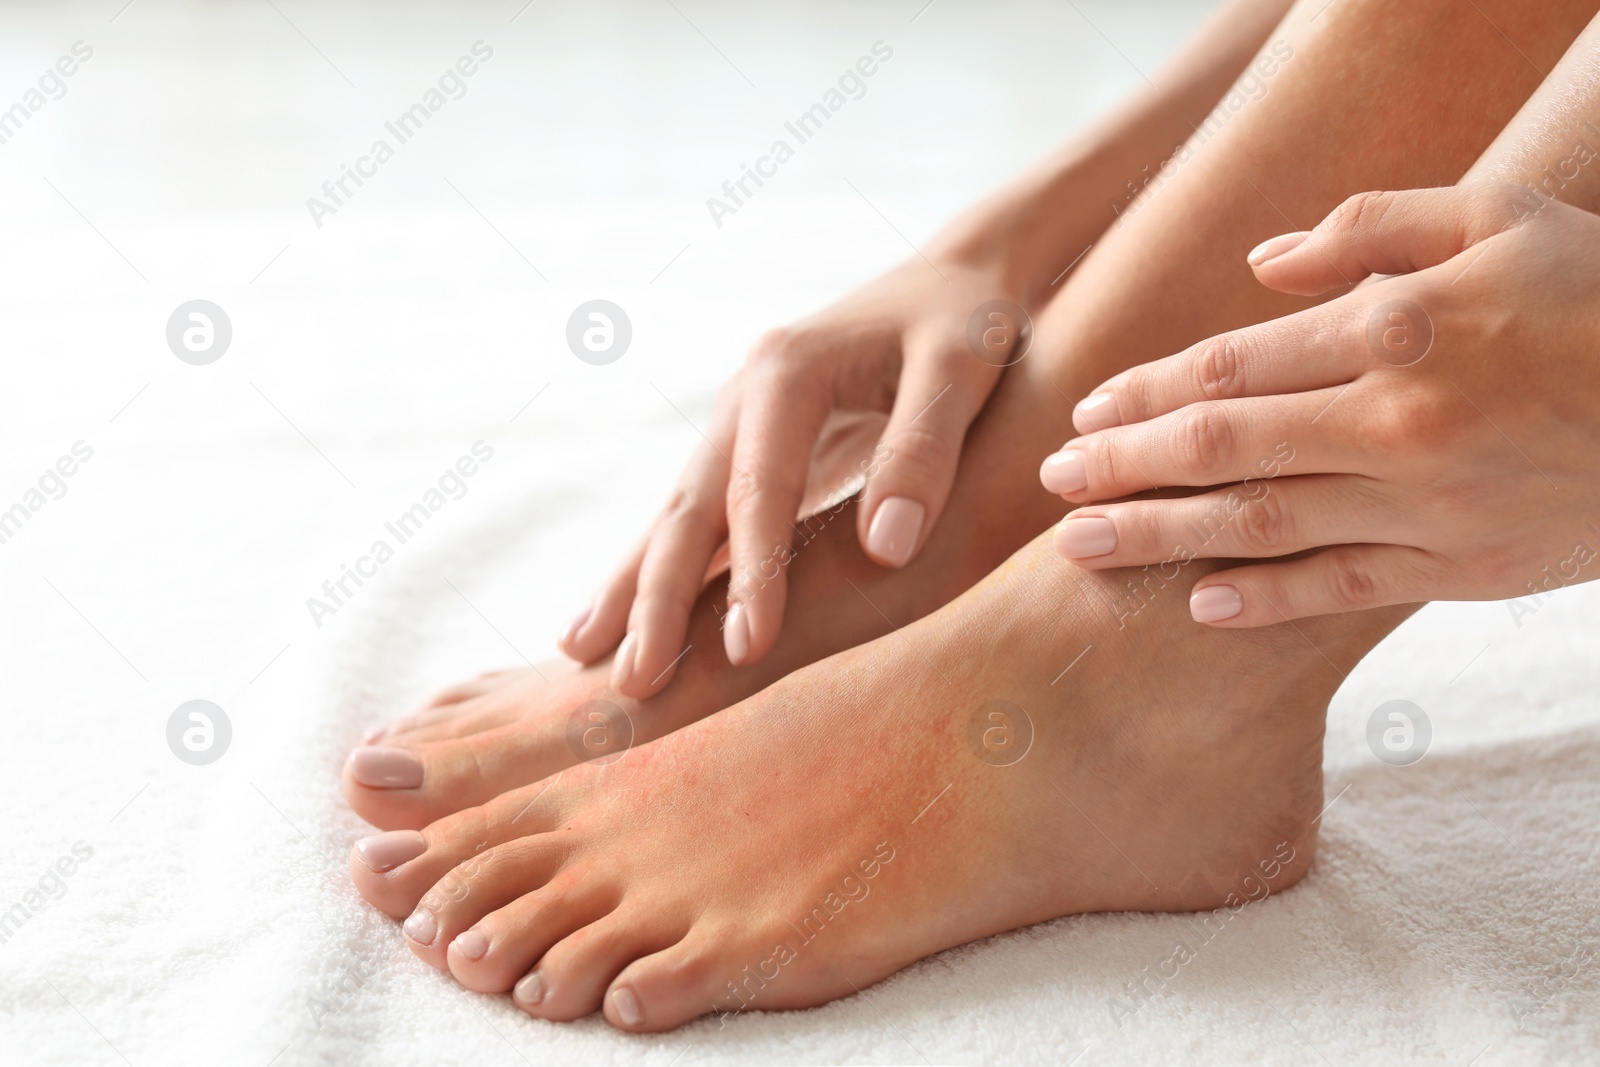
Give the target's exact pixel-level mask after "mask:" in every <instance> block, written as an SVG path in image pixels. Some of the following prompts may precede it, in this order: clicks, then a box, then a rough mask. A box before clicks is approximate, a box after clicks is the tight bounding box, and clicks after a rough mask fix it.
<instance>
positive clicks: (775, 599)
mask: <svg viewBox="0 0 1600 1067" xmlns="http://www.w3.org/2000/svg"><path fill="white" fill-rule="evenodd" d="M930 256H931V261H930V260H924V259H922V258H916V259H912V260H910V261H909V262H907V263H906V264H904V265H902V266H900V267H898V268H897V269H895V270H893V271H891V272H890V273H889V274H887V275H885V276H884V277H882V278H880V279H878V280H877V281H876V282H874V283H872V284H871V285H869V286H868V287H867V288H865V289H863V290H861V291H860V292H858V293H856V294H853V295H852V296H850V297H849V298H847V299H845V300H844V301H842V302H840V303H838V304H836V305H834V306H833V307H831V308H828V309H827V310H825V311H823V312H821V313H819V314H817V315H814V316H812V317H810V318H808V319H805V320H803V321H801V322H799V323H796V324H795V325H793V326H790V327H788V328H787V329H782V330H778V331H775V332H773V333H769V334H767V335H766V336H765V337H763V338H762V339H761V340H760V341H758V342H757V343H756V345H755V347H754V349H753V350H752V351H751V353H750V355H749V357H748V359H747V360H746V363H745V366H744V368H743V369H742V370H741V371H740V372H739V374H738V375H737V376H736V377H735V378H734V379H733V380H732V381H731V382H729V383H728V384H727V385H726V386H725V387H724V388H723V389H722V391H721V392H720V393H719V395H718V397H717V402H716V406H715V410H714V414H713V416H712V420H711V427H710V430H709V433H708V434H707V437H708V440H707V441H706V442H705V444H703V445H702V446H701V448H700V449H699V451H698V452H697V453H696V454H695V456H694V458H693V459H692V460H691V461H690V463H689V466H688V468H687V469H686V470H685V471H684V473H683V475H682V477H681V478H680V480H679V483H678V487H677V490H676V491H675V492H674V493H673V495H672V498H671V500H670V501H669V502H668V504H667V506H666V507H665V508H664V509H663V510H662V512H661V514H660V515H659V516H658V517H657V518H656V520H655V522H654V523H653V525H652V526H651V528H650V530H649V531H648V532H647V534H646V536H645V538H644V540H643V542H642V543H641V544H640V545H639V546H638V547H637V548H636V549H635V550H634V551H633V552H632V553H631V554H630V556H629V558H628V559H627V560H626V561H625V563H624V565H623V567H622V569H621V570H620V571H619V572H618V573H617V574H616V576H615V577H614V578H612V580H611V581H610V583H609V584H608V585H607V586H606V588H605V589H604V590H603V591H602V592H601V594H600V596H599V597H598V598H597V599H596V601H595V602H594V604H593V605H592V606H591V607H590V609H589V610H588V611H586V612H584V614H583V615H581V616H579V618H578V620H577V621H576V622H574V623H573V626H572V628H571V629H570V630H569V631H568V633H567V635H566V637H565V638H564V639H563V641H562V646H561V647H562V651H564V652H565V653H566V654H567V655H569V656H571V657H573V658H574V659H577V660H579V661H582V662H585V663H588V662H592V661H593V660H596V659H598V658H600V657H601V656H603V655H604V654H605V653H606V652H608V651H610V650H611V649H612V648H613V647H614V646H616V645H617V642H618V640H619V639H620V640H621V641H622V645H621V647H620V648H619V649H618V652H617V656H616V665H615V668H614V673H613V676H612V685H613V686H615V687H616V689H617V690H618V691H619V692H621V693H623V694H624V695H626V696H631V697H638V698H643V697H647V696H650V695H652V694H653V693H655V692H657V691H659V690H660V689H661V688H662V687H663V686H665V685H666V683H667V681H668V680H669V678H670V675H671V671H672V667H673V666H674V664H675V662H676V661H677V659H678V657H679V656H680V654H681V653H682V652H683V641H684V635H685V633H686V631H687V628H688V621H689V612H690V609H691V608H693V606H694V603H695V601H696V599H697V598H698V597H699V596H700V592H701V590H702V589H703V588H704V586H705V584H706V581H707V578H708V568H711V567H712V564H713V557H714V556H718V555H719V549H720V548H721V546H722V545H723V544H724V542H726V545H727V561H728V567H729V592H728V607H727V612H726V614H725V615H724V616H723V626H722V629H723V639H724V644H725V646H726V651H727V656H728V660H729V661H730V662H731V663H733V664H735V665H738V664H744V663H753V662H755V661H756V660H759V659H760V658H761V657H763V656H765V655H766V654H767V653H768V651H770V650H771V648H772V646H773V644H774V643H775V642H776V640H777V638H778V631H779V628H780V625H781V623H782V619H783V609H784V599H785V583H786V574H787V564H788V562H789V561H790V559H791V558H792V557H793V554H794V553H795V552H796V551H798V549H797V548H796V546H795V545H794V544H793V540H794V536H795V530H794V523H795V521H796V520H797V518H799V517H801V516H802V515H803V514H809V513H811V512H812V511H814V510H815V509H816V508H817V507H818V506H820V505H821V503H822V502H823V500H824V499H826V498H829V497H832V498H833V499H834V500H835V501H837V499H839V496H840V495H841V494H842V495H846V496H847V495H849V494H851V493H853V492H855V491H857V490H860V489H861V488H862V484H863V483H864V484H865V490H864V493H863V496H862V499H861V502H860V507H859V508H858V509H857V519H858V522H857V527H858V530H857V533H858V536H859V537H860V540H861V545H862V547H863V548H864V549H865V550H866V552H867V555H868V556H870V557H871V558H872V559H873V560H875V561H876V562H878V563H879V564H881V565H883V566H885V567H902V566H904V565H905V564H907V563H909V562H910V561H911V560H912V559H914V558H915V557H916V555H917V552H918V551H919V550H920V549H921V547H922V545H923V543H924V541H925V540H926V539H927V536H928V533H929V531H930V530H932V529H933V527H934V524H935V523H937V522H938V521H939V515H940V512H941V511H942V510H943V508H944V505H945V501H946V499H947V498H948V497H949V494H950V487H951V484H952V483H953V481H954V480H955V472H956V462H957V460H958V458H959V457H960V455H961V446H962V442H963V440H964V439H965V436H966V432H967V428H968V427H969V426H970V425H971V424H972V420H973V419H974V418H975V417H976V416H977V413H978V411H979V409H981V408H982V407H983V404H984V402H985V401H986V400H987V399H988V398H989V394H990V393H991V392H992V391H993V390H994V386H995V383H996V382H997V381H998V380H999V377H1000V374H1001V370H1002V368H1003V367H1004V366H1005V365H1006V364H1008V363H1010V362H1012V361H1014V360H1016V359H1019V358H1021V356H1022V355H1023V354H1025V352H1026V345H1027V343H1028V341H1029V340H1030V338H1031V328H1029V327H1028V326H1027V325H1026V319H1025V317H1021V321H1019V316H1017V315H1015V314H1012V313H1010V312H1008V311H1006V310H1004V309H990V310H993V311H994V314H993V315H992V316H990V317H988V318H984V317H982V316H980V319H981V321H983V322H984V323H986V324H987V325H986V328H985V330H983V331H979V332H978V336H977V338H976V341H977V347H974V346H973V345H971V344H969V337H968V334H969V322H970V321H971V320H972V319H973V317H974V313H975V312H977V311H978V310H979V309H980V308H981V307H982V306H983V305H985V304H988V303H989V302H991V301H998V302H1002V303H1004V304H1006V305H1009V306H1011V307H1015V306H1016V305H1015V304H1014V303H1013V302H1014V301H1020V300H1022V299H1025V297H1024V296H1023V295H1021V294H1020V293H1018V292H1017V291H1016V289H1015V287H1014V286H1013V284H1012V283H1011V282H1010V281H1009V280H1008V277H1007V272H1006V271H1005V270H1003V269H1002V264H1000V263H999V262H995V261H992V260H991V259H990V258H988V257H974V256H965V255H962V254H959V253H950V254H940V253H939V252H937V251H931V252H930ZM935 263H936V264H938V266H937V267H935V266H934V264H935ZM1018 310H1020V309H1018ZM980 355H981V358H980ZM885 417H887V423H885V421H884V420H885ZM880 432H881V437H880V436H879V434H880ZM875 444H876V446H877V447H876V448H874V445H875ZM847 453H848V454H850V455H851V457H852V460H851V462H848V463H846V462H839V460H840V458H841V457H842V456H844V455H845V454H847ZM857 458H860V459H861V460H862V461H861V462H855V461H854V460H855V459H857ZM830 482H832V483H834V484H829V483H830ZM819 483H820V484H819ZM718 563H719V564H720V558H719V559H718ZM625 633H626V635H627V636H626V637H624V636H623V635H624V634H625Z"/></svg>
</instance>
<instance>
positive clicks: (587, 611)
mask: <svg viewBox="0 0 1600 1067" xmlns="http://www.w3.org/2000/svg"><path fill="white" fill-rule="evenodd" d="M593 614H594V605H593V604H590V605H589V606H588V607H586V608H584V609H583V610H582V611H580V612H578V617H577V618H576V619H573V620H572V625H571V626H568V627H567V635H566V636H565V637H563V638H562V639H561V643H562V644H563V645H570V644H572V642H574V641H576V640H577V639H578V631H579V630H581V629H583V625H584V623H586V622H588V621H589V616H590V615H593Z"/></svg>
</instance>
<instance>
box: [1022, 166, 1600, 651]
mask: <svg viewBox="0 0 1600 1067" xmlns="http://www.w3.org/2000/svg"><path fill="white" fill-rule="evenodd" d="M1250 258H1251V264H1252V266H1253V267H1254V268H1255V271H1256V274H1257V277H1259V278H1260V279H1261V280H1262V281H1263V282H1264V283H1266V284H1268V285H1270V286H1272V287H1273V288H1275V289H1280V290H1283V291H1287V292H1295V293H1302V294H1314V293H1319V292H1324V291H1327V290H1328V289H1331V288H1333V287H1335V286H1339V285H1346V284H1349V283H1351V282H1355V281H1358V280H1360V279H1362V278H1364V277H1367V276H1368V275H1389V274H1403V276H1401V277H1394V278H1388V279H1384V280H1375V282H1374V283H1373V284H1369V285H1364V286H1361V287H1360V288H1358V289H1356V290H1355V291H1354V292H1351V293H1349V294H1347V295H1345V296H1342V297H1340V298H1338V299H1336V300H1333V301H1331V302H1329V303H1327V304H1324V305H1321V306H1320V307H1316V308H1312V309H1310V310H1308V311H1304V312H1300V313H1299V314H1295V315H1291V316H1288V317H1286V318H1282V319H1278V320H1275V321H1272V322H1267V323H1263V324H1261V325H1259V326H1254V327H1250V328H1248V329H1244V330H1239V331H1236V332H1234V333H1229V334H1223V335H1221V336H1218V337H1214V338H1211V339H1210V340H1207V341H1204V342H1201V343H1200V344H1198V345H1195V346H1194V347H1193V348H1190V349H1189V350H1188V351H1185V352H1182V353H1179V354H1178V355H1175V356H1170V357H1168V358H1166V359H1163V360H1158V361H1156V362H1154V363H1150V364H1147V365H1145V366H1143V367H1139V368H1136V369H1134V370H1131V371H1128V372H1126V373H1124V374H1120V375H1118V376H1116V377H1115V378H1112V379H1111V380H1110V381H1108V382H1106V383H1105V385H1103V386H1101V387H1100V388H1099V389H1098V390H1096V391H1095V392H1094V393H1093V394H1091V395H1090V396H1089V397H1088V398H1087V399H1085V400H1084V401H1083V403H1082V404H1080V405H1079V406H1078V409H1077V411H1076V412H1075V413H1074V417H1073V421H1074V424H1075V426H1076V429H1077V430H1078V431H1079V432H1080V433H1081V434H1083V436H1081V437H1078V438H1075V439H1074V440H1072V441H1069V442H1068V443H1067V444H1066V445H1065V446H1064V447H1063V449H1062V450H1061V451H1060V452H1058V453H1056V454H1054V455H1052V456H1050V457H1049V458H1048V459H1046V460H1045V462H1044V466H1043V468H1042V469H1041V479H1042V480H1043V482H1044V484H1045V486H1046V488H1048V489H1051V490H1052V491H1055V492H1058V493H1060V494H1061V495H1062V496H1063V497H1065V498H1066V499H1067V500H1070V501H1077V502H1084V503H1087V502H1089V501H1096V500H1107V499H1112V498H1117V497H1125V496H1128V495H1130V494H1134V493H1139V492H1141V491H1144V490H1148V489H1152V488H1156V487H1170V486H1227V488H1222V489H1214V490H1212V491H1209V492H1205V493H1201V494H1199V495H1193V496H1185V497H1179V498H1168V499H1143V500H1134V501H1127V502H1122V503H1114V504H1096V505H1092V506H1089V507H1083V508H1079V509H1078V510H1076V511H1074V512H1073V513H1072V514H1071V515H1070V516H1068V517H1067V519H1066V520H1065V521H1064V522H1063V523H1062V525H1061V526H1060V528H1059V529H1058V532H1057V534H1056V547H1057V549H1058V550H1059V551H1060V552H1061V553H1062V554H1063V555H1065V556H1067V557H1068V558H1070V559H1072V560H1074V561H1075V562H1076V563H1078V564H1079V565H1081V566H1084V567H1092V568H1103V567H1125V566H1131V565H1140V564H1156V565H1163V566H1164V567H1166V568H1169V569H1170V568H1173V567H1178V566H1181V565H1182V564H1183V563H1185V562H1187V561H1188V560H1190V559H1193V558H1198V557H1227V558H1237V557H1246V558H1271V559H1273V560H1274V562H1270V563H1263V564H1256V565H1250V566H1242V567H1237V568H1231V569H1228V570H1224V571H1219V572H1217V573H1215V574H1211V575H1208V576H1206V577H1205V578H1203V579H1201V580H1200V581H1199V582H1198V583H1197V584H1196V586H1195V588H1194V591H1193V593H1192V595H1191V598H1190V610H1191V613H1192V614H1193V615H1194V617H1195V619H1196V620H1197V621H1200V622H1206V623H1212V624H1215V625H1220V626H1241V627H1242V626H1262V625H1267V624H1270V623H1276V622H1282V621H1285V620H1288V619H1296V618H1300V617H1303V616H1308V615H1321V614H1327V613H1331V612H1341V611H1352V610H1356V609H1361V608H1370V607H1376V606H1379V605H1387V604H1405V603H1415V602H1418V601H1426V600H1434V599H1442V600H1492V599H1499V598H1504V597H1514V596H1522V595H1526V594H1529V593H1541V592H1544V591H1547V590H1550V589H1554V588H1556V587H1559V586H1562V585H1568V584H1572V583H1574V582H1579V581H1587V580H1589V579H1591V578H1593V577H1595V576H1596V575H1600V566H1592V565H1591V564H1592V562H1593V561H1594V560H1595V558H1596V554H1597V552H1600V477H1597V476H1596V471H1600V217H1596V216H1594V215H1591V214H1588V213H1587V212H1583V211H1580V210H1578V209H1576V208H1572V207H1568V206H1566V205H1563V204H1560V203H1556V202H1554V201H1548V200H1542V199H1540V198H1538V197H1535V196H1533V195H1532V194H1531V192H1530V191H1529V190H1522V191H1521V193H1520V194H1519V193H1518V192H1516V191H1514V190H1507V189H1503V188H1499V187H1496V188H1493V189H1484V188H1477V189H1474V188H1469V187H1455V188H1448V189H1429V190H1416V191H1411V192H1400V193H1368V194H1364V195H1362V196H1358V197H1354V198H1352V199H1351V200H1349V201H1347V202H1346V203H1345V204H1344V205H1342V206H1341V207H1340V208H1339V209H1338V210H1336V211H1335V212H1334V213H1333V214H1332V215H1330V216H1329V217H1328V219H1327V220H1326V221H1324V222H1323V223H1322V225H1320V226H1318V227H1317V228H1316V229H1315V230H1313V231H1310V233H1309V234H1287V235H1284V236H1283V237H1278V238H1274V239H1273V240H1272V241H1268V242H1266V243H1265V244H1263V245H1262V246H1261V247H1259V248H1257V249H1256V250H1255V251H1254V252H1252V253H1251V257H1250ZM1284 557H1289V558H1284Z"/></svg>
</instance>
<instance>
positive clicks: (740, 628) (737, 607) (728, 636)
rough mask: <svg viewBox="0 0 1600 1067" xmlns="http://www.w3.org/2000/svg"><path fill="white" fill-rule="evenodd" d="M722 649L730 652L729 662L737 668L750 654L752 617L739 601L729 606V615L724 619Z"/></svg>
mask: <svg viewBox="0 0 1600 1067" xmlns="http://www.w3.org/2000/svg"><path fill="white" fill-rule="evenodd" d="M722 647H723V648H724V649H726V650H727V652H728V662H729V663H731V664H733V665H734V666H735V667H737V666H738V665H739V664H741V663H743V662H744V658H745V657H746V656H748V655H749V654H750V617H749V616H748V615H747V614H745V609H744V605H743V604H741V603H739V602H738V601H737V600H735V601H734V602H733V603H731V604H729V605H728V614H726V615H724V616H723V617H722Z"/></svg>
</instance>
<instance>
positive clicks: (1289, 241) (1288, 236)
mask: <svg viewBox="0 0 1600 1067" xmlns="http://www.w3.org/2000/svg"><path fill="white" fill-rule="evenodd" d="M1310 236H1311V231H1310V230H1299V231H1296V232H1295V233H1280V234H1279V235H1278V236H1276V237H1269V238H1267V239H1266V240H1265V241H1262V242H1261V243H1260V244H1258V245H1256V246H1255V247H1254V248H1252V249H1251V250H1250V254H1249V255H1248V256H1245V257H1244V259H1245V262H1246V263H1248V264H1250V265H1251V266H1252V267H1259V266H1261V264H1263V263H1265V262H1266V261H1267V260H1269V259H1277V258H1278V257H1279V256H1281V255H1283V254H1284V253H1285V252H1287V251H1289V250H1290V249H1294V248H1299V247H1300V246H1301V244H1303V243H1304V242H1305V239H1306V238H1307V237H1310Z"/></svg>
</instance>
